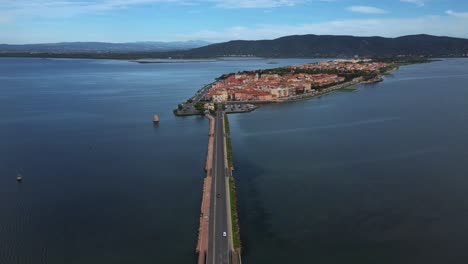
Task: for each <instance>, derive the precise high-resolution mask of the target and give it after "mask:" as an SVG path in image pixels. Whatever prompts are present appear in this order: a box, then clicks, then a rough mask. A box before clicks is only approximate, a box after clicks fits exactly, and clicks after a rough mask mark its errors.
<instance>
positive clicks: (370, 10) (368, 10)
mask: <svg viewBox="0 0 468 264" xmlns="http://www.w3.org/2000/svg"><path fill="white" fill-rule="evenodd" d="M347 9H348V10H349V11H351V12H355V13H363V14H385V13H387V11H385V10H383V9H380V8H377V7H373V6H350V7H348V8H347Z"/></svg>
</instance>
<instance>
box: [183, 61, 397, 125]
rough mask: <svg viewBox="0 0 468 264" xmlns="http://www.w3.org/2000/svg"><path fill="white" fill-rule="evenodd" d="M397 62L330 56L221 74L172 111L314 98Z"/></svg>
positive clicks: (373, 78)
mask: <svg viewBox="0 0 468 264" xmlns="http://www.w3.org/2000/svg"><path fill="white" fill-rule="evenodd" d="M397 68H398V64H395V63H387V62H382V61H374V60H371V59H353V60H331V61H323V62H317V63H308V64H300V65H293V66H286V67H281V68H274V69H266V70H253V71H243V72H238V73H229V74H224V75H222V76H220V77H219V78H217V79H216V80H215V82H213V83H210V84H208V85H205V86H204V87H203V88H201V89H200V90H198V91H197V92H196V93H195V95H194V96H192V97H191V98H190V99H188V100H187V101H186V102H184V103H181V104H179V105H178V107H177V109H175V110H174V113H175V114H176V115H179V116H186V115H199V114H205V113H209V112H211V113H214V112H215V109H216V107H217V105H221V104H222V105H223V107H224V110H225V112H226V113H242V112H250V111H253V110H255V109H256V108H257V107H258V105H259V104H265V103H281V102H290V101H297V100H303V99H308V98H314V97H318V96H322V95H325V94H329V93H332V92H335V91H339V90H343V91H353V90H354V89H353V88H351V87H352V86H355V85H357V84H364V83H374V82H380V81H382V80H383V79H382V75H383V74H386V73H389V72H391V71H393V70H395V69H397Z"/></svg>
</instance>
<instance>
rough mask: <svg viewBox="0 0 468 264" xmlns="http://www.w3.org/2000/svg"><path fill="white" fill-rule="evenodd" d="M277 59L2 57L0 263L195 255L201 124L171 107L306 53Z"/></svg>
mask: <svg viewBox="0 0 468 264" xmlns="http://www.w3.org/2000/svg"><path fill="white" fill-rule="evenodd" d="M275 61H276V62H278V64H276V65H273V64H269V63H271V62H272V60H263V59H247V60H224V61H207V62H194V63H186V62H185V63H162V64H161V63H158V64H138V63H133V62H127V61H112V60H71V59H20V58H2V59H0V263H1V264H10V263H11V264H13V263H15V264H23V263H31V264H38V263H47V264H69V263H87V264H93V263H99V264H103V263H112V264H115V263H139V264H144V263H194V262H195V260H196V258H195V254H194V251H195V243H196V238H197V228H198V217H199V212H200V201H201V188H202V180H203V177H204V171H203V168H204V163H205V153H206V146H207V139H208V122H207V120H206V119H204V118H202V117H187V118H177V117H175V116H174V115H173V114H172V109H174V108H175V107H176V106H177V104H178V103H180V102H182V101H183V100H186V99H187V98H189V97H190V96H192V95H193V94H194V92H195V91H196V90H198V89H199V88H201V87H202V86H203V84H206V83H209V82H211V81H212V80H213V79H214V78H216V77H218V76H220V75H221V74H223V73H226V72H235V71H240V70H245V69H256V68H271V67H274V66H280V65H289V64H294V63H301V62H307V61H310V60H275ZM153 114H158V115H159V117H160V120H161V122H160V124H159V126H158V127H154V126H153V123H152V118H153ZM18 173H21V174H22V175H23V178H24V180H23V182H22V183H21V184H18V183H16V175H17V174H18Z"/></svg>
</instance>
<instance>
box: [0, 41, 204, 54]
mask: <svg viewBox="0 0 468 264" xmlns="http://www.w3.org/2000/svg"><path fill="white" fill-rule="evenodd" d="M208 44H211V43H209V42H206V41H201V40H191V41H178V42H152V41H146V42H129V43H106V42H61V43H45V44H23V45H8V44H0V53H25V52H27V53H54V54H56V53H58V54H60V53H132V52H164V51H174V50H187V49H193V48H198V47H202V46H206V45H208Z"/></svg>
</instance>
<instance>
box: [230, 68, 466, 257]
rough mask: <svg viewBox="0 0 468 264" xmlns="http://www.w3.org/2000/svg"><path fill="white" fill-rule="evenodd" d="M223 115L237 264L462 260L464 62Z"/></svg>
mask: <svg viewBox="0 0 468 264" xmlns="http://www.w3.org/2000/svg"><path fill="white" fill-rule="evenodd" d="M358 90H359V91H358V92H355V93H335V94H333V95H330V96H326V97H322V98H320V99H317V100H309V101H303V102H297V103H293V104H284V105H272V106H265V107H262V108H261V109H259V110H258V111H255V112H253V113H250V114H244V115H236V116H230V123H231V134H232V143H233V153H234V165H235V167H236V171H235V175H236V176H237V188H238V197H239V208H240V211H239V214H240V228H241V236H242V241H243V242H244V259H243V260H244V261H245V263H359V264H363V263H465V262H467V261H468V252H467V251H466V245H468V191H467V190H468V60H463V59H453V60H446V61H440V62H434V63H430V64H421V65H412V66H405V67H402V68H401V69H400V70H399V71H397V72H395V73H394V74H393V75H391V76H388V77H386V78H385V81H384V82H382V83H378V84H375V85H362V86H359V87H358Z"/></svg>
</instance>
